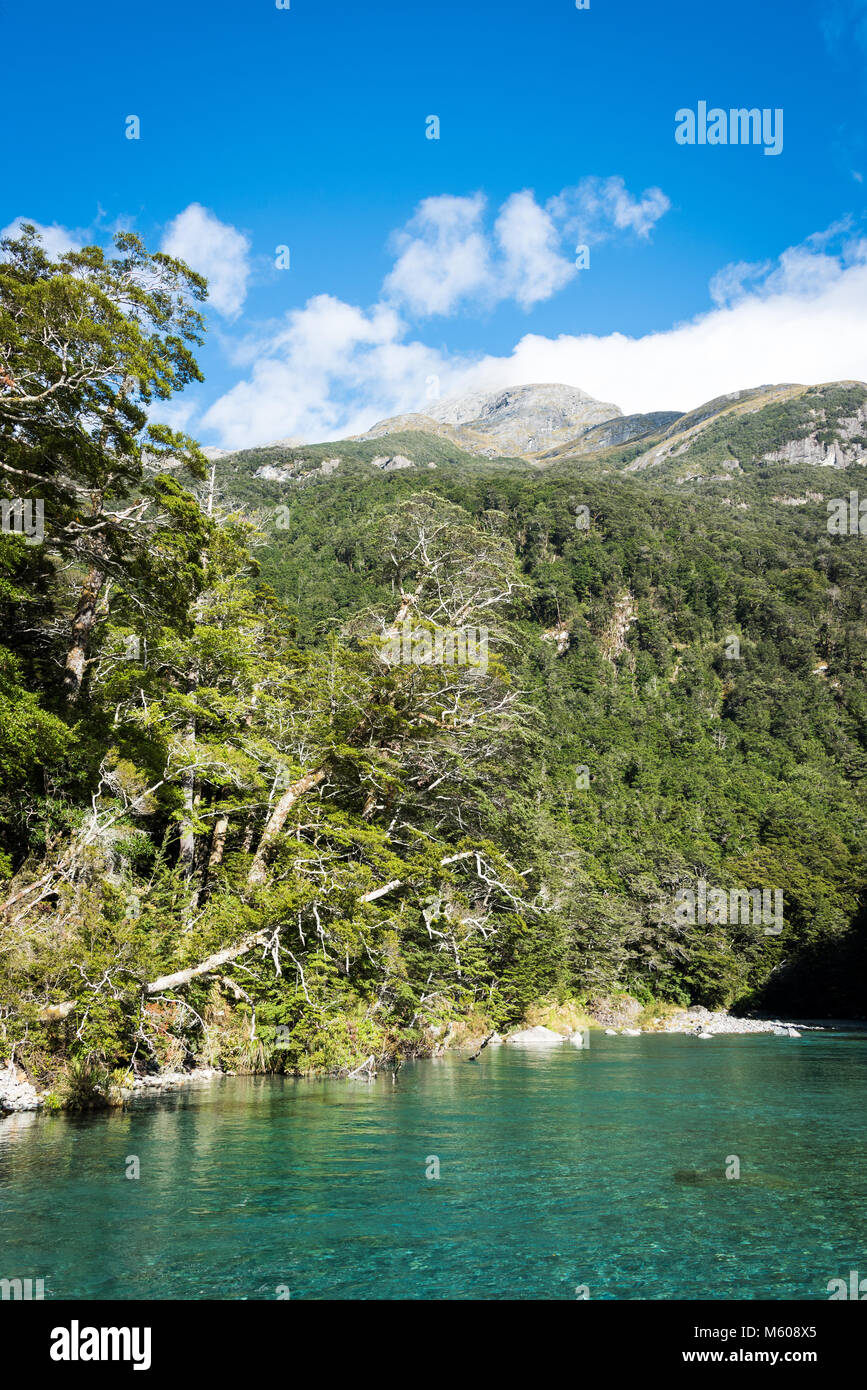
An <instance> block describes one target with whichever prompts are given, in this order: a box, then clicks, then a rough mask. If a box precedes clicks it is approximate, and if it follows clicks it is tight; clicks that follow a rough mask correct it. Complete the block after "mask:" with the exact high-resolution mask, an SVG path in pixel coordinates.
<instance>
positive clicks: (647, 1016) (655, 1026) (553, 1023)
mask: <svg viewBox="0 0 867 1390" xmlns="http://www.w3.org/2000/svg"><path fill="white" fill-rule="evenodd" d="M591 1008H592V1012H590V1011H589V1010H588V1011H587V1012H585V1013H580V1012H579V1010H577V1009H576V1007H575V1006H574V1005H567V1006H561V1007H554V1008H552V1007H549V1006H546V1007H542V1006H537V1007H536V1008H534V1009H531V1010H528V1016H527V1020H525V1022H524V1023H523V1024H522V1025H521V1026H520V1027H518V1028H513V1029H511V1030H509V1031H507V1032H506V1033H504V1034H503V1035H502V1036H501V1035H500V1034H499V1033H498V1032H496V1031H495V1030H488V1031H487V1032H484V1033H480V1032H477V1031H474V1030H472V1029H468V1028H467V1027H466V1026H465V1025H460V1026H458V1027H457V1028H450V1029H448V1030H447V1031H446V1032H445V1034H444V1036H442V1037H441V1038H440V1039H437V1038H436V1037H434V1038H433V1039H432V1045H431V1047H430V1049H429V1050H426V1051H419V1052H418V1053H417V1054H415V1055H416V1057H417V1058H419V1059H427V1058H433V1059H435V1058H437V1057H442V1056H444V1055H445V1054H446V1053H458V1054H461V1055H469V1056H470V1057H473V1058H476V1057H478V1056H479V1055H480V1054H481V1053H482V1052H483V1050H484V1049H485V1048H487V1047H497V1046H500V1045H502V1044H506V1045H508V1046H523V1047H542V1048H544V1047H547V1046H557V1045H558V1044H561V1043H564V1042H571V1043H572V1045H573V1046H579V1047H580V1046H585V1047H586V1046H588V1045H589V1043H590V1036H591V1035H592V1033H593V1032H594V1031H595V1032H604V1033H606V1034H608V1035H609V1036H617V1035H620V1036H625V1037H638V1036H642V1035H646V1034H654V1033H655V1034H659V1033H667V1034H671V1033H682V1034H690V1035H696V1034H703V1035H704V1036H706V1037H707V1036H708V1035H709V1036H711V1037H715V1036H717V1035H732V1034H734V1035H737V1034H753V1033H767V1034H772V1035H776V1036H778V1037H799V1036H800V1035H801V1033H802V1032H840V1031H844V1030H845V1031H848V1030H851V1029H858V1028H867V1021H865V1020H857V1019H809V1020H798V1019H780V1018H746V1017H741V1016H738V1015H735V1014H730V1013H728V1012H727V1011H726V1010H724V1009H716V1010H713V1009H707V1008H704V1007H703V1006H701V1005H692V1006H690V1007H689V1008H686V1009H674V1010H672V1009H671V1007H670V1006H667V1007H665V1008H663V1009H662V1011H661V1012H659V1013H655V1012H654V1009H653V1007H649V1008H648V1007H647V1006H642V1005H641V1004H639V1003H638V1001H637V1000H635V999H632V998H631V997H630V996H628V995H624V996H618V997H617V998H616V999H614V1000H607V999H606V1000H604V1001H600V1002H599V1003H598V1004H596V1005H595V1006H593V1005H591ZM542 1020H544V1022H543V1021H542ZM397 1067H398V1068H399V1062H398V1063H397ZM378 1069H387V1070H395V1059H394V1058H382V1059H374V1058H372V1057H371V1058H368V1060H367V1062H365V1063H363V1064H362V1066H361V1067H357V1068H355V1070H354V1071H351V1070H350V1071H347V1070H341V1071H340V1072H339V1073H333V1075H334V1076H336V1077H337V1078H338V1079H340V1078H342V1079H345V1080H353V1079H355V1080H363V1081H372V1080H373V1079H374V1078H375V1077H376V1075H377V1071H378ZM234 1075H236V1073H235V1072H233V1071H223V1070H221V1069H219V1068H216V1067H192V1068H191V1069H190V1070H188V1071H162V1072H154V1073H149V1074H146V1075H144V1076H136V1077H135V1078H134V1080H133V1082H132V1085H126V1084H125V1083H123V1082H121V1083H119V1084H115V1083H112V1084H111V1085H109V1086H107V1087H102V1086H96V1087H94V1089H93V1093H92V1095H91V1096H90V1097H89V1098H87V1100H86V1101H84V1102H82V1101H81V1100H80V1099H79V1100H78V1101H76V1102H72V1101H70V1102H67V1103H64V1102H63V1101H61V1100H60V1099H59V1098H58V1096H57V1094H56V1093H55V1092H53V1091H52V1090H50V1089H42V1090H40V1089H39V1088H38V1087H37V1086H36V1085H34V1084H33V1083H32V1081H31V1080H30V1079H29V1078H28V1077H27V1076H26V1075H25V1073H24V1072H23V1071H22V1070H21V1069H20V1068H16V1067H8V1066H7V1067H6V1068H5V1069H4V1070H0V1119H2V1118H3V1116H4V1115H14V1114H22V1113H26V1112H28V1111H40V1110H44V1111H49V1112H51V1111H60V1110H70V1109H71V1110H78V1109H87V1110H104V1109H111V1108H122V1107H123V1106H125V1105H127V1104H129V1103H130V1102H134V1101H136V1100H138V1099H141V1098H143V1097H148V1096H159V1095H163V1094H167V1093H170V1092H173V1091H177V1090H180V1089H182V1088H185V1087H188V1086H193V1085H207V1084H209V1083H210V1082H212V1081H215V1080H219V1079H222V1078H224V1077H227V1076H234ZM312 1075H314V1076H319V1077H320V1079H324V1077H325V1076H326V1075H332V1074H331V1073H313V1074H312Z"/></svg>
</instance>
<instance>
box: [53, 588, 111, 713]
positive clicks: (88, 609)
mask: <svg viewBox="0 0 867 1390" xmlns="http://www.w3.org/2000/svg"><path fill="white" fill-rule="evenodd" d="M104 583H105V574H104V572H103V571H102V570H99V569H97V568H96V566H95V565H91V567H90V569H89V570H88V571H87V577H86V579H85V581H84V583H83V585H82V587H81V593H80V594H79V596H78V604H77V605H76V609H75V617H74V618H73V620H72V638H71V644H70V647H69V650H68V651H67V654H66V665H65V667H64V671H63V688H64V690H65V691H66V698H67V700H68V701H69V703H70V704H75V702H76V700H77V699H78V697H79V695H80V694H81V686H82V682H83V680H84V672H85V667H86V666H87V652H88V648H89V646H90V638H91V635H92V633H93V628H94V624H95V623H96V608H97V604H98V603H99V596H100V594H101V593H102V586H103V584H104Z"/></svg>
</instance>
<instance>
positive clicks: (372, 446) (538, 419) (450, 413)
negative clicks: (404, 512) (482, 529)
mask: <svg viewBox="0 0 867 1390" xmlns="http://www.w3.org/2000/svg"><path fill="white" fill-rule="evenodd" d="M207 453H208V456H209V457H210V458H219V459H220V463H221V467H222V466H224V465H225V463H226V461H227V460H229V462H230V466H231V467H232V469H233V471H236V472H240V473H244V474H250V473H252V474H253V475H254V476H256V477H259V478H262V479H265V480H267V481H271V482H299V481H303V480H305V479H307V478H309V477H315V476H324V475H326V474H328V473H331V472H333V471H335V470H336V469H339V468H341V467H343V468H344V469H345V468H346V467H347V466H348V465H350V464H367V465H369V466H370V467H371V468H378V469H383V470H385V471H394V470H397V469H404V468H405V469H412V468H427V469H434V468H439V467H442V466H444V465H446V464H450V463H451V464H461V465H462V466H463V467H464V468H466V469H468V470H469V471H476V470H478V468H479V467H480V466H494V467H497V468H501V467H505V466H508V467H513V468H514V467H521V466H523V467H527V466H529V467H531V468H533V469H545V468H550V467H553V466H555V465H559V464H562V463H564V462H567V461H573V462H574V461H580V462H582V463H583V464H584V466H585V467H586V468H590V469H592V468H595V467H602V468H606V469H607V468H615V469H618V470H622V471H625V472H629V473H645V472H646V473H648V474H652V475H653V476H654V478H656V479H657V480H659V481H660V482H664V483H665V484H666V485H671V484H673V485H675V486H677V487H682V486H684V485H687V484H693V485H696V484H704V483H716V482H727V481H730V480H731V479H733V478H736V477H738V476H746V475H749V474H753V473H755V472H756V471H757V470H759V469H762V468H766V467H771V468H774V467H777V468H780V469H792V468H797V467H830V468H846V467H849V466H850V465H853V464H857V463H860V462H861V461H862V460H863V459H864V458H865V456H867V386H865V384H864V383H863V382H857V381H840V382H829V383H825V384H823V385H820V386H803V385H796V384H784V385H766V386H757V387H752V388H749V389H746V390H741V391H734V392H731V393H730V394H728V395H724V396H718V397H716V398H715V399H714V400H711V401H708V402H706V403H705V404H704V405H701V406H699V407H698V408H696V409H695V410H691V411H687V412H685V413H684V412H682V411H677V410H658V411H651V412H647V413H644V414H635V415H624V414H622V412H621V411H620V409H619V407H617V406H616V405H611V404H606V403H604V402H600V401H596V400H594V399H593V397H592V396H588V395H587V393H586V392H584V391H580V390H578V389H577V388H575V387H571V386H562V385H550V384H549V385H530V386H520V387H514V388H510V389H508V390H503V391H492V392H487V393H481V394H475V395H468V396H454V397H451V398H449V399H447V400H443V401H439V402H436V403H434V404H432V405H431V408H430V411H429V413H428V414H410V415H399V416H393V417H391V418H389V419H387V420H381V421H379V422H378V423H377V424H375V425H373V426H372V427H371V429H369V430H367V431H366V433H365V434H363V435H356V436H354V437H352V438H350V439H346V440H338V441H331V442H329V443H324V444H299V443H298V442H297V441H295V440H282V441H277V442H276V443H273V444H269V445H261V446H258V447H256V448H252V449H245V450H241V451H237V452H235V453H225V452H224V451H221V450H214V449H209V450H207ZM483 460H484V461H487V463H486V465H485V464H483V463H482V461H483ZM251 465H252V467H251Z"/></svg>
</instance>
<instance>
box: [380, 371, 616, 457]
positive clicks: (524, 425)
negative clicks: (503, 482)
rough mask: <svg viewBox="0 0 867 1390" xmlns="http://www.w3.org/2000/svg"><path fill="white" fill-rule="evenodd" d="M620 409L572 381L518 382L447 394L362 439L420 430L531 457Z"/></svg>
mask: <svg viewBox="0 0 867 1390" xmlns="http://www.w3.org/2000/svg"><path fill="white" fill-rule="evenodd" d="M621 413H622V412H621V411H620V408H619V407H618V406H616V405H607V404H605V403H603V402H602V401H597V400H594V399H593V397H592V396H588V395H587V393H586V391H580V390H578V388H577V387H574V386H562V385H556V384H547V385H533V386H515V387H510V388H508V389H505V390H501V391H482V392H476V393H475V394H473V395H467V396H449V397H447V398H446V399H445V400H442V401H436V402H433V403H432V404H431V406H430V408H429V409H428V410H427V411H426V412H425V413H424V414H415V415H401V416H396V417H394V418H392V419H390V420H381V421H380V422H379V423H378V424H376V425H374V426H373V427H372V428H371V429H370V430H368V431H367V432H366V434H364V435H363V436H361V438H365V439H376V438H378V437H379V436H381V435H384V434H392V433H394V432H396V431H397V430H407V429H417V430H420V431H422V432H424V433H428V434H438V435H442V436H444V437H445V438H448V439H451V440H453V442H455V443H456V444H460V445H462V446H463V447H464V448H465V449H466V450H467V451H468V452H470V453H476V454H481V455H482V456H488V457H493V456H496V455H523V456H525V457H528V456H533V455H535V454H538V453H540V452H543V451H545V450H549V449H552V448H554V447H556V446H557V445H558V444H565V443H566V442H567V441H568V440H571V439H575V438H576V437H578V436H579V435H580V434H582V433H583V432H584V431H585V430H588V429H590V428H591V427H592V426H594V425H601V424H604V423H605V422H606V421H610V420H613V419H614V418H615V417H617V416H619V415H621Z"/></svg>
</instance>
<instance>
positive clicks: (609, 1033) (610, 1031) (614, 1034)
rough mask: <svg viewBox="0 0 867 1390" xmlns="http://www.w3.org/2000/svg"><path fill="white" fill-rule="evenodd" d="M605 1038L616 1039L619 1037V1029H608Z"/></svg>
mask: <svg viewBox="0 0 867 1390" xmlns="http://www.w3.org/2000/svg"><path fill="white" fill-rule="evenodd" d="M605 1036H606V1038H616V1037H617V1029H616V1028H606V1029H605Z"/></svg>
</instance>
